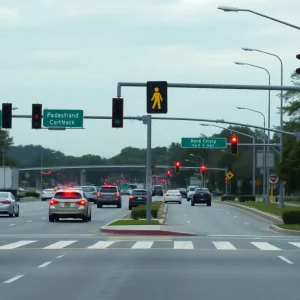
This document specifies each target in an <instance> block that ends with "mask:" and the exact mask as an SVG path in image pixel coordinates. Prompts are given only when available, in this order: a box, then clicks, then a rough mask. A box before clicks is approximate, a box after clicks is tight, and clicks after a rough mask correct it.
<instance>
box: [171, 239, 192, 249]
mask: <svg viewBox="0 0 300 300" xmlns="http://www.w3.org/2000/svg"><path fill="white" fill-rule="evenodd" d="M174 249H194V245H193V242H191V241H175V242H174Z"/></svg>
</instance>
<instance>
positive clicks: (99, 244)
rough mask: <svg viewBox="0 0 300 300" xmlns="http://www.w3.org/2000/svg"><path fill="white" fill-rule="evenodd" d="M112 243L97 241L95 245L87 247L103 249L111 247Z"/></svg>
mask: <svg viewBox="0 0 300 300" xmlns="http://www.w3.org/2000/svg"><path fill="white" fill-rule="evenodd" d="M113 243H114V242H107V241H99V242H97V243H96V244H94V245H92V246H89V247H88V249H105V248H107V247H109V246H111V245H112V244H113Z"/></svg>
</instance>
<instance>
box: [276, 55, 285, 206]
mask: <svg viewBox="0 0 300 300" xmlns="http://www.w3.org/2000/svg"><path fill="white" fill-rule="evenodd" d="M277 58H278V59H279V60H280V65H281V76H280V77H281V78H280V83H281V86H283V63H282V60H281V59H280V58H279V57H278V56H277ZM280 130H283V91H281V92H280ZM282 152H283V134H282V133H281V134H280V162H282V159H283V155H282ZM279 183H280V201H279V207H280V208H284V186H283V181H282V180H280V182H279Z"/></svg>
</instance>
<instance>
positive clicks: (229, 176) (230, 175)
mask: <svg viewBox="0 0 300 300" xmlns="http://www.w3.org/2000/svg"><path fill="white" fill-rule="evenodd" d="M233 176H234V174H233V173H232V172H231V171H229V172H227V173H226V177H227V178H228V179H229V180H230V179H231V178H232V177H233Z"/></svg>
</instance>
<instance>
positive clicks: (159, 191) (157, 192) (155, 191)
mask: <svg viewBox="0 0 300 300" xmlns="http://www.w3.org/2000/svg"><path fill="white" fill-rule="evenodd" d="M163 195H164V189H163V186H162V185H154V186H153V188H152V196H163Z"/></svg>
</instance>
